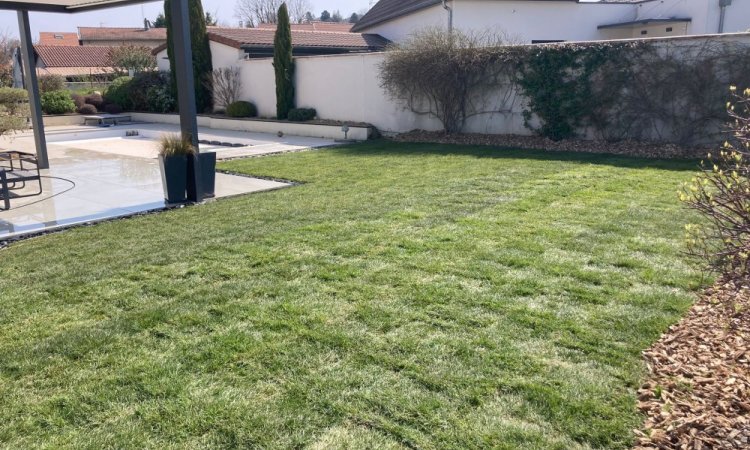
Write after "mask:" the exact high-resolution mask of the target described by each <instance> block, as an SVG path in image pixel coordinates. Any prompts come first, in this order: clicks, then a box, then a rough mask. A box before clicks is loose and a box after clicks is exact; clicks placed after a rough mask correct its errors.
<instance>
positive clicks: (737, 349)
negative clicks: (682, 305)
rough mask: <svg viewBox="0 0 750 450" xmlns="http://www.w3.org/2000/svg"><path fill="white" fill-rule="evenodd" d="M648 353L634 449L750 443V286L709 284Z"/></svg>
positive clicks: (745, 445)
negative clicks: (641, 425) (642, 422)
mask: <svg viewBox="0 0 750 450" xmlns="http://www.w3.org/2000/svg"><path fill="white" fill-rule="evenodd" d="M644 357H645V360H646V363H647V365H648V368H649V372H650V375H649V379H648V381H647V382H646V383H645V384H644V385H643V386H642V388H641V389H640V390H639V392H638V394H639V408H640V410H641V411H642V412H643V413H644V414H646V416H647V419H646V422H645V426H644V429H645V432H642V431H636V433H637V434H638V436H639V437H638V440H637V446H636V449H750V287H748V286H747V285H739V284H737V283H733V282H722V283H719V284H718V285H716V286H715V287H714V288H711V289H709V290H707V291H706V293H705V295H704V296H703V297H702V298H701V300H700V301H699V302H698V303H696V304H695V306H693V308H692V309H691V311H690V312H689V314H688V315H687V317H685V318H684V319H683V320H682V321H681V322H680V323H679V324H677V325H675V326H673V327H671V328H670V329H669V331H668V332H667V333H666V334H665V335H664V336H663V337H662V339H661V340H660V341H659V342H657V343H656V344H655V345H654V346H653V347H652V348H650V349H649V350H647V351H645V352H644Z"/></svg>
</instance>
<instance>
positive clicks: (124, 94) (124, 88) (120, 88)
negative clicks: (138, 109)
mask: <svg viewBox="0 0 750 450" xmlns="http://www.w3.org/2000/svg"><path fill="white" fill-rule="evenodd" d="M132 81H133V77H120V78H115V80H114V81H113V82H112V84H111V85H109V88H108V89H107V92H105V93H104V99H105V100H106V102H107V103H113V104H115V105H117V106H119V107H120V110H121V111H122V110H127V109H131V108H132V106H133V102H132V101H131V99H130V83H132Z"/></svg>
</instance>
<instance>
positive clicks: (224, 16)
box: [0, 0, 374, 40]
mask: <svg viewBox="0 0 750 450" xmlns="http://www.w3.org/2000/svg"><path fill="white" fill-rule="evenodd" d="M371 2H372V0H310V3H311V4H312V5H313V10H314V11H313V12H314V13H316V14H320V12H321V11H323V10H324V9H327V10H329V11H335V10H337V9H338V10H340V11H341V14H343V15H347V16H348V15H350V14H351V13H353V12H357V11H359V10H361V9H366V8H368V7H369V5H370V3H371ZM235 3H236V0H203V8H204V9H205V10H206V11H210V12H211V14H213V15H215V16H216V17H218V18H219V22H220V24H221V25H230V26H236V25H237V21H238V19H237V18H236V17H235V16H234V5H235ZM372 3H374V2H372ZM162 6H163V2H161V1H157V2H152V3H144V4H143V5H140V6H128V7H125V8H113V9H108V10H104V11H100V12H92V13H83V14H71V15H68V14H42V13H31V14H30V21H31V30H32V33H33V37H34V40H36V39H38V38H39V32H40V31H76V27H78V26H89V27H92V26H93V27H98V26H109V27H138V26H143V18H144V17H146V18H148V19H153V18H154V17H156V15H157V14H158V13H159V12H160V11H161V10H162ZM0 30H2V31H7V32H10V33H11V34H13V35H18V19H17V16H16V13H15V11H0Z"/></svg>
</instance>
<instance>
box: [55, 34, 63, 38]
mask: <svg viewBox="0 0 750 450" xmlns="http://www.w3.org/2000/svg"><path fill="white" fill-rule="evenodd" d="M62 38H63V35H62V34H56V35H55V39H62Z"/></svg>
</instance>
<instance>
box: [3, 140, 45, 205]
mask: <svg viewBox="0 0 750 450" xmlns="http://www.w3.org/2000/svg"><path fill="white" fill-rule="evenodd" d="M27 183H30V184H31V186H30V187H29V189H27ZM41 194H42V176H41V174H40V173H39V163H38V161H37V159H36V156H35V155H33V154H31V153H24V152H18V151H3V152H0V201H2V204H3V207H0V210H3V211H7V210H9V209H10V200H11V199H15V198H24V197H33V196H36V195H41Z"/></svg>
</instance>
